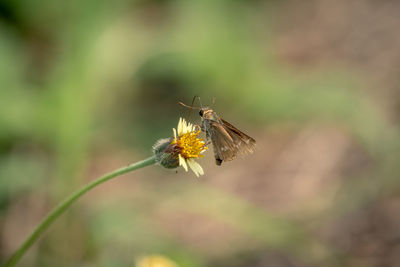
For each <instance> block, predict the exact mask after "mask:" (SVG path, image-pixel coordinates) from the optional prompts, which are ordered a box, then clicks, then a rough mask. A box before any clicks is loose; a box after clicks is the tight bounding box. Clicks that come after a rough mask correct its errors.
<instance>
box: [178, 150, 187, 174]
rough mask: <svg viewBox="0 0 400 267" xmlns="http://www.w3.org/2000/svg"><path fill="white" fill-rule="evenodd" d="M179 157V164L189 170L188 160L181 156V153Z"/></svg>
mask: <svg viewBox="0 0 400 267" xmlns="http://www.w3.org/2000/svg"><path fill="white" fill-rule="evenodd" d="M178 157H179V165H180V166H182V167H183V168H184V169H185V170H186V171H188V167H187V164H186V160H185V159H184V158H183V157H182V156H181V154H179V155H178Z"/></svg>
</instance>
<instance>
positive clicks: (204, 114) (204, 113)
mask: <svg viewBox="0 0 400 267" xmlns="http://www.w3.org/2000/svg"><path fill="white" fill-rule="evenodd" d="M199 115H200V117H201V118H202V119H206V120H216V119H217V118H216V115H215V112H214V111H213V110H212V109H211V108H208V107H204V108H201V109H200V111H199Z"/></svg>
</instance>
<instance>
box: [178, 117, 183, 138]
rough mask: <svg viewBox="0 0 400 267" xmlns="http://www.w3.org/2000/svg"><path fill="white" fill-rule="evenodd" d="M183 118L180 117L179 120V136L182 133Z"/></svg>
mask: <svg viewBox="0 0 400 267" xmlns="http://www.w3.org/2000/svg"><path fill="white" fill-rule="evenodd" d="M182 127H183V125H182V118H179V122H178V136H181V135H182Z"/></svg>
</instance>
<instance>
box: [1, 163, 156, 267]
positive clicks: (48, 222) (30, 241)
mask: <svg viewBox="0 0 400 267" xmlns="http://www.w3.org/2000/svg"><path fill="white" fill-rule="evenodd" d="M154 163H155V157H154V156H152V157H150V158H147V159H145V160H142V161H138V162H136V163H133V164H131V165H128V166H126V167H122V168H120V169H117V170H115V171H112V172H110V173H107V174H105V175H103V176H101V177H99V178H97V179H96V180H94V181H92V182H90V183H88V184H87V185H85V186H83V187H82V188H80V189H78V190H77V191H75V192H74V193H73V194H72V195H70V196H69V197H67V198H66V199H65V200H64V201H63V202H62V203H60V204H59V205H58V206H57V207H56V208H55V209H54V210H53V211H52V212H50V214H49V215H47V216H46V218H44V219H43V220H42V222H41V223H40V224H39V225H38V226H37V227H36V228H35V229H34V230H33V232H32V233H31V234H30V235H29V236H28V238H27V239H26V240H25V242H24V243H22V245H21V246H20V247H19V248H18V249H17V250H16V251H15V252H14V254H13V255H12V256H11V258H10V259H9V260H8V261H7V263H6V265H5V266H7V267H9V266H15V265H16V264H17V263H18V261H19V260H20V259H21V257H22V256H23V255H24V254H25V252H26V251H27V250H28V248H30V247H31V246H32V244H33V243H34V242H35V241H36V240H37V239H38V238H39V236H40V235H41V234H42V233H43V232H44V231H45V230H46V229H47V228H49V226H50V225H51V223H52V222H53V221H54V220H55V219H57V218H58V217H59V216H60V215H61V214H63V213H64V212H65V211H66V210H67V209H68V207H69V206H71V205H72V203H74V202H75V201H77V200H78V199H79V198H80V197H81V196H82V195H84V194H85V193H86V192H88V191H90V190H91V189H92V188H94V187H96V186H98V185H99V184H102V183H104V182H106V181H108V180H111V179H112V178H114V177H117V176H120V175H123V174H125V173H128V172H130V171H133V170H137V169H140V168H143V167H146V166H148V165H152V164H154Z"/></svg>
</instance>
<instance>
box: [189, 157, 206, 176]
mask: <svg viewBox="0 0 400 267" xmlns="http://www.w3.org/2000/svg"><path fill="white" fill-rule="evenodd" d="M187 163H188V165H189V167H190V169H192V171H193V172H194V174H196V176H197V177H199V175H204V171H203V168H202V167H201V166H200V164H199V163H197V162H196V161H195V160H194V159H192V158H190V159H188V160H187Z"/></svg>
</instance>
